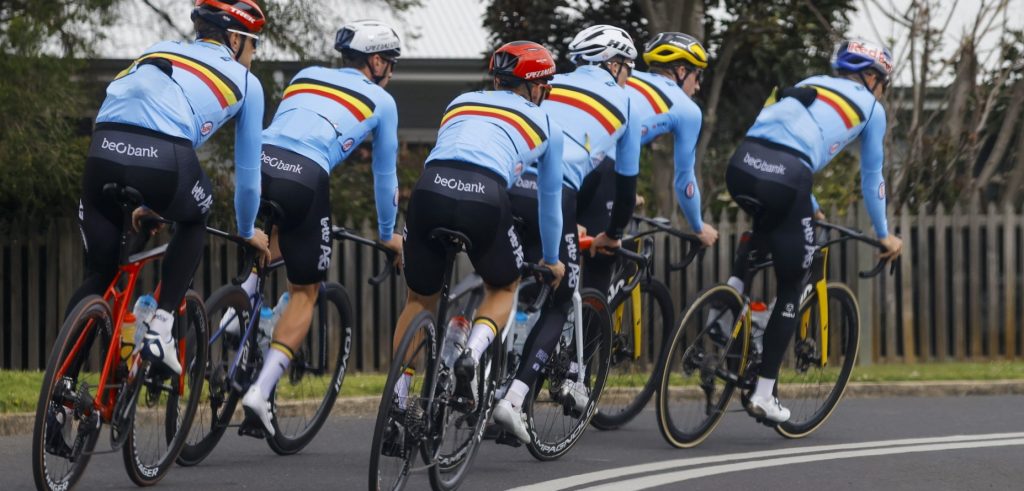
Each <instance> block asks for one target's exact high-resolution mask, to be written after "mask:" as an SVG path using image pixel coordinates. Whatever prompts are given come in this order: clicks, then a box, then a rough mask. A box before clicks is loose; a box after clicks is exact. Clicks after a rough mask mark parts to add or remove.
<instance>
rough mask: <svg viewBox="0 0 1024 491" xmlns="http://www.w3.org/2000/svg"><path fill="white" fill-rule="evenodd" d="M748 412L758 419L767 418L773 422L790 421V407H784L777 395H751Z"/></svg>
mask: <svg viewBox="0 0 1024 491" xmlns="http://www.w3.org/2000/svg"><path fill="white" fill-rule="evenodd" d="M747 412H749V413H750V415H751V416H753V417H755V418H758V419H766V420H768V421H771V422H773V423H785V422H786V421H789V416H790V413H789V409H786V408H784V407H782V404H780V403H779V399H778V398H777V397H771V396H768V397H758V396H756V395H755V396H751V398H750V404H749V405H748V406H747Z"/></svg>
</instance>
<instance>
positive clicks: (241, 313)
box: [177, 285, 254, 466]
mask: <svg viewBox="0 0 1024 491" xmlns="http://www.w3.org/2000/svg"><path fill="white" fill-rule="evenodd" d="M228 309H234V310H233V313H231V314H227V311H228ZM206 311H207V314H208V316H209V318H210V325H211V326H219V325H220V323H221V319H222V318H223V317H224V316H225V315H237V316H238V323H239V324H238V325H239V326H240V327H239V331H240V332H242V331H243V330H244V329H245V327H246V326H247V325H248V324H249V319H250V318H251V317H252V305H251V304H250V303H249V297H248V295H247V294H246V293H245V290H243V289H242V288H241V287H238V286H233V285H228V286H225V287H222V288H219V289H217V291H215V292H213V295H210V298H209V299H208V300H207V301H206ZM236 313H237V314H236ZM211 330H213V329H211ZM214 336H215V337H214ZM211 337H212V338H213V339H212V340H211V341H210V344H209V348H208V353H209V356H208V357H207V358H208V361H207V362H206V379H205V381H204V382H205V383H204V386H203V390H202V392H201V395H202V398H201V400H200V403H199V407H198V408H197V409H196V416H195V418H194V419H193V421H192V428H191V429H190V430H189V435H188V438H186V439H185V444H184V445H182V447H181V453H180V454H178V460H177V462H178V464H179V465H183V466H191V465H196V464H198V463H200V462H202V461H203V459H205V458H206V457H207V456H208V455H210V453H211V452H213V449H214V448H215V447H216V446H217V442H219V441H220V438H221V437H222V436H224V432H225V430H227V428H228V425H230V424H231V417H232V415H234V413H235V407H236V406H237V405H238V400H239V393H238V392H237V391H236V390H234V389H233V388H232V383H231V380H229V379H228V369H229V368H230V367H231V363H232V362H233V361H234V359H235V355H236V354H237V350H238V344H239V342H240V339H241V338H240V334H229V333H227V332H220V333H219V334H218V332H216V331H215V330H214V332H213V334H212V335H211ZM246 354H247V353H243V357H245V356H246ZM252 361H254V360H249V359H246V360H244V361H243V364H245V363H250V362H252Z"/></svg>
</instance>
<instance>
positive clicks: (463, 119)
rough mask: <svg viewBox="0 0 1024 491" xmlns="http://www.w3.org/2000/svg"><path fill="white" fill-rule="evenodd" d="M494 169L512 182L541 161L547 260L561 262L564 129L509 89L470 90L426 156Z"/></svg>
mask: <svg viewBox="0 0 1024 491" xmlns="http://www.w3.org/2000/svg"><path fill="white" fill-rule="evenodd" d="M434 160H457V161H460V162H466V163H470V164H474V165H479V166H480V167H483V168H485V169H489V170H491V171H494V172H495V173H497V174H498V175H499V176H502V177H503V178H504V179H505V184H506V186H507V187H512V184H514V183H515V182H516V179H518V178H519V176H520V175H521V174H522V173H523V169H524V168H525V167H528V166H529V165H531V164H533V163H534V162H536V163H537V167H538V174H539V175H538V179H537V185H538V190H537V201H538V208H539V210H538V218H539V223H540V239H541V249H542V253H543V255H544V262H546V263H548V264H554V263H555V262H557V261H558V245H559V240H561V238H560V237H559V236H560V235H561V232H562V129H561V128H559V127H558V125H557V124H555V123H554V122H553V121H552V120H551V118H549V117H548V115H547V114H546V113H545V112H544V111H542V110H541V109H540V108H539V107H537V105H536V104H533V103H532V102H530V101H528V100H526V99H525V98H523V97H522V96H520V95H518V94H516V93H514V92H510V91H507V90H500V91H480V92H467V93H465V94H462V95H460V96H458V97H456V98H455V100H453V101H452V102H451V104H449V105H448V108H447V109H445V113H444V117H442V118H441V129H440V130H438V132H437V144H436V145H435V146H434V149H433V150H431V152H430V155H429V156H427V165H429V164H430V162H431V161H434Z"/></svg>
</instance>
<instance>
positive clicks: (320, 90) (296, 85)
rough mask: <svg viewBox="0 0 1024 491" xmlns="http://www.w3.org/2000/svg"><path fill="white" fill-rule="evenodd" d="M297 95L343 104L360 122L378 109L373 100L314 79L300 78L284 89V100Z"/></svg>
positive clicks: (350, 90)
mask: <svg viewBox="0 0 1024 491" xmlns="http://www.w3.org/2000/svg"><path fill="white" fill-rule="evenodd" d="M297 94H314V95H318V96H321V97H325V98H327V99H330V100H332V101H334V102H336V103H338V104H341V105H342V106H343V107H344V108H345V109H347V110H348V111H349V112H350V113H352V116H353V117H355V118H356V120H357V121H360V122H362V121H365V120H366V118H369V117H370V116H372V115H373V111H374V109H376V107H377V106H376V105H375V104H374V102H373V100H372V99H370V98H369V97H366V96H365V95H363V94H360V93H359V92H356V91H354V90H352V89H348V88H345V87H342V86H339V85H333V84H329V83H327V82H324V81H323V80H316V79H312V78H300V79H296V80H294V81H292V83H291V85H289V86H288V87H287V88H285V89H284V97H283V98H282V100H283V99H287V98H289V97H292V96H294V95H297Z"/></svg>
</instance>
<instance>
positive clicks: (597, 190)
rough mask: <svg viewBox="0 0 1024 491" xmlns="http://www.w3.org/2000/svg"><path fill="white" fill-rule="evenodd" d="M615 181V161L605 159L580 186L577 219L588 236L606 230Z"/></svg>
mask: <svg viewBox="0 0 1024 491" xmlns="http://www.w3.org/2000/svg"><path fill="white" fill-rule="evenodd" d="M615 179H616V174H615V161H614V160H612V159H610V158H608V157H605V159H604V160H602V161H601V163H600V164H599V165H598V166H597V168H595V169H594V170H593V171H591V172H590V174H587V176H586V177H584V178H583V182H582V183H581V184H580V191H579V194H578V197H577V200H576V202H577V210H578V211H577V213H578V214H579V216H578V217H577V218H578V220H579V224H580V225H583V226H584V227H586V228H587V234H588V235H597V234H599V233H601V232H604V231H605V230H608V223H609V222H610V221H611V219H612V207H613V206H614V204H615Z"/></svg>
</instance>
